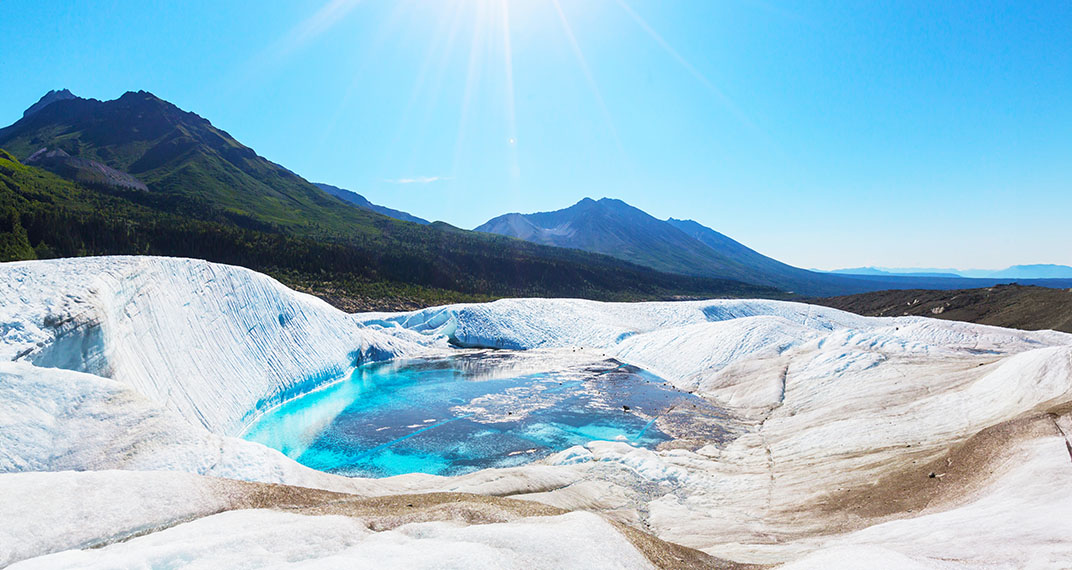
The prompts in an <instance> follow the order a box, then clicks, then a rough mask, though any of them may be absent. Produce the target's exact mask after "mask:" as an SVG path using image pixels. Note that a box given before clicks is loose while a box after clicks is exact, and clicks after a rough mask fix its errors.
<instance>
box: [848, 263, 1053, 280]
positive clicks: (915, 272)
mask: <svg viewBox="0 0 1072 570" xmlns="http://www.w3.org/2000/svg"><path fill="white" fill-rule="evenodd" d="M828 273H836V274H841V275H888V276H894V275H899V276H905V277H966V278H971V279H1072V267H1069V266H1067V265H1053V264H1035V265H1013V266H1012V267H1007V268H1005V269H924V268H915V267H911V268H898V269H893V268H885V267H854V268H849V269H835V270H833V271H829V272H828Z"/></svg>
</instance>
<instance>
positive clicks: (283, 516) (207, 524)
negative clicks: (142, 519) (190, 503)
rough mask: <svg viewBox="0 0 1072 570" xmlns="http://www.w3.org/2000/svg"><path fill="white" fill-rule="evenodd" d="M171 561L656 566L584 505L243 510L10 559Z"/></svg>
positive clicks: (79, 563) (209, 564)
mask: <svg viewBox="0 0 1072 570" xmlns="http://www.w3.org/2000/svg"><path fill="white" fill-rule="evenodd" d="M175 567H183V568H206V569H208V568H213V569H215V568H229V569H243V568H249V569H254V568H266V567H271V568H378V569H379V568H382V569H398V570H404V569H413V570H420V569H428V570H433V569H443V570H448V569H457V570H500V569H502V570H509V569H516V570H535V569H541V568H545V569H548V570H557V569H560V568H592V569H596V570H599V569H606V570H628V569H637V570H649V569H651V568H652V565H651V564H650V563H649V562H648V561H647V559H645V558H644V556H643V555H642V554H640V553H639V552H638V551H637V550H636V548H634V547H633V545H632V544H630V543H629V542H628V541H627V540H626V539H625V538H624V537H623V536H622V535H621V534H620V533H618V531H617V530H616V529H615V528H614V527H613V526H611V524H610V523H608V522H607V521H605V520H603V519H602V518H600V517H599V516H597V515H593V514H590V513H583V512H576V513H569V514H566V515H559V516H554V517H538V518H530V519H521V520H518V521H515V522H508V523H495V524H485V525H474V526H464V525H459V524H456V523H447V522H431V523H414V524H409V525H405V526H402V527H399V528H397V529H394V530H390V531H383V532H376V533H374V532H371V531H369V530H368V529H367V528H366V527H365V526H364V525H363V524H362V523H361V521H360V520H358V519H351V518H347V517H343V516H331V515H328V516H304V515H298V514H291V513H285V512H277V511H270V510H239V511H231V512H226V513H221V514H218V515H213V516H208V517H204V518H201V519H198V520H196V521H193V522H189V523H185V524H181V525H178V526H175V527H172V528H169V529H166V530H162V531H159V532H156V533H153V534H150V535H148V536H144V537H139V538H134V539H132V540H130V541H128V542H123V543H118V544H113V545H110V546H107V547H105V548H102V549H99V550H72V551H67V552H61V553H57V554H53V555H51V556H44V557H40V558H36V559H31V560H28V561H25V562H23V563H20V564H15V565H13V566H11V568H12V570H15V569H21V570H29V569H46V568H48V569H59V568H63V569H87V570H88V569H100V570H104V569H118V568H175Z"/></svg>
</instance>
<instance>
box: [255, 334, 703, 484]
mask: <svg viewBox="0 0 1072 570" xmlns="http://www.w3.org/2000/svg"><path fill="white" fill-rule="evenodd" d="M530 362H531V360H530ZM682 399H697V398H694V397H692V396H689V395H686V394H681V393H680V392H677V391H675V390H673V389H672V388H670V387H669V385H667V384H666V383H664V382H663V381H662V380H661V379H659V378H657V377H656V376H654V375H652V374H649V373H647V372H644V371H642V370H639V369H636V368H633V367H627V366H624V365H622V364H620V363H618V362H616V361H611V360H608V361H602V362H596V363H591V362H589V363H587V365H583V366H578V365H574V366H566V367H564V368H562V369H558V370H555V371H546V370H544V371H539V372H533V371H532V367H531V366H529V367H528V368H526V367H525V366H520V367H519V366H518V365H517V363H516V362H514V359H513V358H512V357H511V355H510V353H508V352H502V351H500V352H466V353H462V354H460V355H458V356H453V357H448V358H438V359H430V360H410V361H403V362H395V363H386V364H377V365H368V366H363V367H361V368H359V369H357V370H356V371H354V373H353V374H352V375H351V376H350V377H349V378H348V379H346V380H343V381H341V382H338V383H335V384H333V385H331V386H328V387H326V388H324V389H322V390H318V391H316V392H313V393H310V394H306V395H305V396H302V397H300V398H297V399H295V400H291V401H289V402H286V403H284V404H283V405H282V406H280V407H278V408H275V409H273V410H270V411H269V412H268V413H266V414H265V415H264V416H262V417H261V418H260V419H259V420H258V421H257V422H256V423H255V424H254V425H252V426H251V427H250V429H249V430H247V432H246V435H245V437H246V439H249V440H252V441H257V442H260V443H263V444H265V445H268V446H270V447H273V448H275V449H278V450H280V451H282V452H283V453H285V454H286V455H288V456H290V457H291V458H293V459H295V460H297V461H298V462H300V463H302V464H304V465H306V466H308V467H312V468H314V469H319V470H322V471H328V472H332V473H339V474H343V475H350V476H364V477H369V476H371V477H382V476H391V475H399V474H403V473H413V472H421V473H433V474H439V475H456V474H459V473H465V472H469V471H475V470H478V469H483V468H488V467H509V466H513V465H519V464H522V463H526V462H529V461H531V460H533V459H535V458H538V457H543V456H546V455H548V454H550V453H553V452H555V451H559V450H562V449H566V448H568V447H571V446H574V445H578V444H584V443H587V442H589V441H593V440H622V441H628V442H630V443H632V444H634V445H638V446H644V447H654V446H655V445H657V444H658V443H659V442H662V441H666V440H668V439H670V437H669V436H668V435H666V434H665V433H663V432H661V431H660V430H659V429H658V428H657V427H656V426H655V425H654V424H655V419H656V418H657V417H658V416H659V415H660V414H662V413H664V412H666V411H667V410H668V409H671V408H672V407H674V406H675V405H679V404H680V402H681V400H682ZM626 406H628V409H627V408H626Z"/></svg>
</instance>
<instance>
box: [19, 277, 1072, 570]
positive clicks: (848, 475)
mask: <svg viewBox="0 0 1072 570" xmlns="http://www.w3.org/2000/svg"><path fill="white" fill-rule="evenodd" d="M458 346H464V347H485V348H509V349H513V350H522V351H534V352H531V353H529V354H532V355H534V356H535V357H537V358H543V359H545V360H546V361H547V362H546V363H545V364H551V365H555V364H556V363H560V364H565V363H568V362H570V361H572V360H571V359H574V358H582V359H589V360H592V361H595V360H602V359H617V360H618V361H621V362H624V363H627V364H631V365H635V366H638V367H640V368H643V369H646V370H650V371H652V372H654V373H656V374H658V375H659V376H661V377H663V378H665V379H666V380H668V381H670V382H671V383H672V384H674V386H675V387H676V388H678V389H680V390H684V391H688V392H691V393H693V394H696V395H698V396H700V397H703V398H706V399H708V400H709V401H711V402H713V403H716V404H717V405H719V406H721V407H724V408H725V409H726V410H728V413H729V415H730V416H731V417H730V420H731V421H732V423H733V429H734V430H735V431H734V437H733V438H730V439H728V440H726V441H721V442H720V441H706V440H704V439H703V438H697V439H692V440H690V439H688V438H683V439H682V440H681V441H679V442H674V443H675V444H674V445H668V446H661V447H660V448H659V449H657V450H652V449H643V448H637V447H634V446H630V445H628V444H627V443H623V442H614V441H609V442H607V441H595V442H590V443H587V444H585V445H582V446H578V447H573V448H570V449H567V450H564V451H562V452H560V453H557V454H554V455H551V456H549V457H547V458H546V459H544V460H542V461H537V462H534V463H529V464H525V465H521V466H517V467H510V468H505V469H488V470H482V471H477V472H474V473H469V474H466V475H462V476H457V477H439V476H433V475H424V474H408V475H401V476H397V477H388V478H384V479H375V480H371V479H359V478H346V477H340V476H335V475H330V474H326V473H322V472H318V471H314V470H311V469H307V468H305V467H302V466H301V465H298V464H297V463H295V462H294V461H293V460H291V459H290V458H288V457H286V456H285V455H284V454H282V453H279V452H277V451H274V450H272V449H269V448H267V447H265V446H262V445H259V444H256V443H253V442H249V441H244V440H242V439H239V438H238V437H236V436H238V435H240V434H241V433H242V431H243V430H244V429H245V428H246V427H247V426H248V425H249V424H250V423H251V422H252V421H253V420H254V419H255V418H256V417H258V416H259V414H261V413H263V412H264V411H265V410H268V409H270V408H271V407H272V406H275V405H276V404H278V403H280V402H281V401H283V400H285V399H288V398H292V397H294V396H298V395H300V394H304V393H307V392H310V391H312V390H316V389H318V388H322V387H323V386H324V385H325V384H328V383H331V382H335V381H337V380H339V379H340V378H344V377H346V376H347V375H349V374H350V372H351V371H352V370H354V368H355V367H356V366H357V365H360V364H363V363H367V362H370V361H375V360H382V359H391V358H438V357H442V356H444V355H448V354H453V353H454V352H453V351H455V350H456V349H455V348H452V347H458ZM0 361H2V362H3V363H2V364H0V492H2V494H3V496H4V497H5V501H3V502H2V504H0V514H3V520H5V521H8V520H18V521H21V522H20V523H19V524H8V525H3V528H2V529H0V564H4V563H10V562H15V561H19V560H22V562H21V563H20V565H21V566H23V567H66V566H67V565H70V564H79V565H85V566H87V567H94V566H97V567H103V566H107V565H109V564H116V563H119V562H120V561H129V562H130V563H132V564H133V563H144V562H145V561H151V560H169V559H171V558H168V557H174V556H178V557H182V556H187V555H190V556H195V555H204V556H205V558H204V560H206V561H230V560H238V558H235V556H239V555H240V554H241V553H243V552H247V553H248V552H249V551H250V549H254V548H262V547H263V546H264V545H267V544H271V543H276V542H278V544H277V545H276V546H278V550H276V551H272V552H275V554H272V553H271V552H269V553H268V554H265V556H267V558H265V559H264V560H265V563H268V562H269V561H271V560H275V561H281V560H284V559H287V558H286V557H287V556H290V555H292V554H293V555H294V556H299V557H301V556H309V557H310V558H308V560H311V561H314V562H324V563H327V564H331V563H339V564H342V563H344V561H346V560H350V561H356V560H366V561H367V560H369V559H370V558H369V557H372V558H371V559H380V558H383V557H387V556H395V555H396V554H394V553H399V552H402V550H403V547H405V548H410V547H412V548H413V552H414V554H413V558H405V557H404V556H402V555H401V554H397V556H398V558H396V559H397V560H399V561H408V562H412V563H413V564H416V565H419V564H422V563H427V560H428V559H422V558H421V556H426V555H427V554H426V553H428V552H442V553H443V560H448V559H450V556H453V555H454V554H449V553H457V552H461V550H458V549H459V548H462V545H473V546H472V548H474V549H481V550H480V552H481V553H484V554H486V558H482V559H480V560H483V561H484V562H485V563H487V564H488V565H495V564H498V565H500V566H509V565H510V564H515V565H518V564H524V565H528V566H533V567H540V566H541V565H543V566H550V565H553V564H558V565H563V564H567V565H568V564H571V563H573V562H576V563H580V562H581V561H582V557H589V559H590V558H591V557H593V556H606V557H608V558H606V559H607V560H613V561H616V562H615V563H616V564H618V567H644V566H645V565H647V564H649V561H648V559H645V558H644V557H643V556H642V555H641V554H640V553H639V551H638V550H636V549H635V545H634V546H631V545H630V543H628V542H625V541H624V539H623V538H622V537H623V536H624V535H623V534H622V533H621V532H619V531H618V530H616V529H617V527H615V526H613V525H610V524H608V523H603V522H602V521H604V520H605V519H604V518H599V517H595V516H594V515H586V514H585V513H574V514H571V515H565V516H564V517H558V518H556V517H521V518H518V519H517V520H512V521H506V522H502V523H495V524H488V525H469V524H462V523H459V522H456V521H455V522H451V523H429V524H428V525H425V526H421V525H417V526H415V527H411V528H412V532H413V533H417V534H415V535H411V534H407V532H411V531H410V530H406V531H402V530H401V529H395V530H392V531H389V532H381V531H369V530H368V529H367V528H366V527H361V526H360V525H356V526H355V524H354V523H353V522H352V521H351V520H347V521H341V520H337V519H334V518H331V517H328V516H323V517H320V516H312V515H295V514H288V513H277V512H272V511H264V510H250V509H249V508H248V506H247V507H235V506H234V503H233V501H232V499H233V495H234V493H235V487H233V486H232V484H231V483H227V482H228V481H232V480H245V481H260V482H264V483H273V484H280V483H282V484H287V485H297V486H300V487H306V488H314V489H327V490H332V491H338V492H344V493H354V494H357V495H360V496H365V497H371V496H385V497H386V496H395V495H398V494H401V493H432V492H455V493H476V494H480V495H484V496H495V497H514V498H517V499H521V500H524V501H529V502H531V503H533V504H535V503H542V504H547V505H554V506H556V507H559V508H562V509H566V510H578V509H579V510H590V511H595V512H598V513H600V514H602V515H603V516H604V517H606V518H609V519H612V520H616V521H621V522H624V523H627V524H630V525H634V526H639V527H643V528H646V529H648V530H650V531H651V532H653V533H654V534H655V535H657V536H658V537H660V538H662V539H666V540H669V541H673V542H677V543H681V544H684V545H686V546H690V547H694V548H699V549H701V550H703V551H705V552H708V553H710V554H714V555H717V556H720V557H723V558H729V559H733V560H737V561H742V562H756V563H785V562H787V563H790V564H792V565H796V567H800V568H813V567H854V566H853V561H854V560H855V561H861V560H864V561H867V560H870V561H873V562H874V563H875V564H901V565H903V566H905V567H913V566H914V567H935V568H938V567H948V566H949V565H950V564H956V565H959V566H967V567H1002V566H1016V565H1017V561H1018V560H1023V561H1027V562H1026V563H1027V564H1029V565H1031V566H1034V567H1061V563H1062V562H1061V561H1062V560H1067V559H1068V557H1069V556H1070V555H1072V552H1070V548H1069V545H1070V544H1072V540H1070V539H1069V536H1072V530H1070V529H1068V528H1067V525H1065V524H1064V522H1063V521H1064V520H1066V519H1067V517H1065V516H1064V513H1066V512H1067V510H1068V509H1069V505H1068V504H1067V500H1066V498H1065V496H1064V495H1065V494H1066V493H1063V490H1064V489H1067V488H1068V487H1069V485H1072V470H1070V469H1069V467H1068V465H1069V463H1068V461H1069V458H1070V455H1069V451H1068V449H1070V446H1072V443H1069V441H1070V440H1069V437H1068V434H1070V433H1072V417H1070V412H1072V405H1070V403H1072V335H1067V334H1063V333H1056V332H1052V331H1038V332H1024V331H1015V330H1009V329H1001V328H996V327H988V326H982V325H973V324H967V323H958V322H951V321H938V320H932V319H926V318H916V317H912V318H909V317H902V318H865V317H858V316H855V315H851V314H848V313H843V312H840V311H836V310H833V309H827V308H821V307H813V306H809V305H806V304H800V303H792V302H784V301H765V300H714V301H689V302H674V303H636V304H630V303H597V302H591V301H581V300H569V299H510V300H502V301H496V302H493V303H487V304H464V305H451V306H446V307H435V308H430V309H425V310H421V311H413V312H409V313H398V314H387V313H378V314H359V315H347V314H344V313H342V312H340V311H337V310H335V309H333V308H331V307H330V306H328V305H327V304H325V303H323V302H322V301H320V300H318V299H315V298H312V297H310V296H307V295H303V294H300V293H295V292H293V291H290V290H288V289H287V288H285V287H283V286H282V285H280V284H279V283H277V282H276V281H274V280H272V279H271V278H269V277H266V276H263V275H259V274H257V273H254V272H251V271H248V270H245V269H241V268H235V267H228V266H223V265H216V264H211V263H206V262H203V261H196V260H187V259H170V258H151V257H106V258H87V259H67V260H52V261H44V262H21V263H7V264H0ZM424 419H428V418H424ZM422 421H423V420H422ZM929 474H933V475H934V477H929V476H928V475H929ZM902 482H907V483H902ZM905 485H907V486H905ZM72 496H78V497H80V499H81V502H80V503H79V504H78V505H74V506H76V507H78V508H74V509H72V504H71V503H72V502H71V501H70V497H72ZM869 497H872V498H870V499H869ZM873 497H879V498H878V499H875V498H873ZM79 505H80V506H79ZM135 505H137V506H138V508H136V509H135V508H131V507H132V506H135ZM150 507H151V508H150ZM879 507H881V508H879ZM236 508H237V509H238V510H234V509H236ZM448 510H449V509H448ZM221 511H226V512H223V513H222V514H216V513H219V512H221ZM91 512H99V513H101V515H100V516H97V517H91V516H88V514H87V513H91ZM87 521H88V522H87ZM242 524H257V525H261V524H263V526H261V527H258V529H257V530H255V531H250V532H248V533H244V534H243V533H237V534H233V535H231V536H228V535H229V534H232V533H231V531H232V530H233V529H235V527H236V526H238V525H242ZM496 525H499V526H496ZM358 527H360V528H358ZM288 528H290V529H296V528H308V529H316V530H311V531H310V532H313V534H315V535H316V536H320V537H323V539H324V542H323V544H321V545H320V546H321V549H320V550H319V551H318V553H313V554H310V552H309V551H308V550H303V548H304V547H303V546H302V545H300V544H294V543H293V542H288V541H286V540H284V539H280V538H279V537H280V536H285V535H286V534H287V531H286V530H285V529H288ZM164 529H166V530H164ZM340 529H342V530H340ZM363 529H364V530H363ZM582 531H591V533H590V534H585V533H584V532H582ZM141 533H148V534H146V535H145V536H141V537H139V538H133V539H131V540H126V541H125V542H116V541H118V540H123V539H124V538H130V537H131V536H133V535H135V534H141ZM189 537H202V538H204V537H214V542H213V543H212V544H213V546H212V547H211V548H207V549H205V550H204V551H203V552H201V553H198V552H196V551H195V550H193V549H192V548H191V547H189V544H191V543H190V542H189V541H188V539H189ZM522 537H524V538H525V539H526V540H522ZM571 537H573V538H575V539H576V540H575V541H574V542H570V543H569V544H571V545H573V544H575V543H576V545H575V546H570V547H569V548H563V549H560V550H561V551H562V552H558V551H555V550H554V549H548V548H547V547H546V545H548V544H560V543H561V544H565V542H562V541H568V540H570V539H571ZM586 537H587V538H586ZM422 540H427V542H424V543H422V542H421V541H422ZM113 542H116V543H115V544H111V543H113ZM581 542H583V543H585V544H581ZM588 543H591V544H588ZM599 543H602V544H607V545H610V546H608V548H607V549H606V550H605V551H596V550H592V549H593V548H596V545H597V544H599ZM108 544H111V546H106V547H105V548H102V549H96V550H92V551H87V550H81V549H83V548H86V547H87V546H100V545H108ZM533 545H540V546H541V548H542V549H539V551H537V549H534V548H533ZM60 551H66V552H60ZM559 554H561V555H562V556H567V558H555V556H557V555H559ZM482 555H483V554H482ZM570 555H575V556H576V557H575V558H568V556H570ZM272 556H277V557H278V558H272ZM362 557H364V558H362ZM303 560H304V558H303ZM422 560H423V562H422ZM207 563H210V562H206V564H207ZM280 563H282V562H280ZM400 563H401V562H400Z"/></svg>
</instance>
